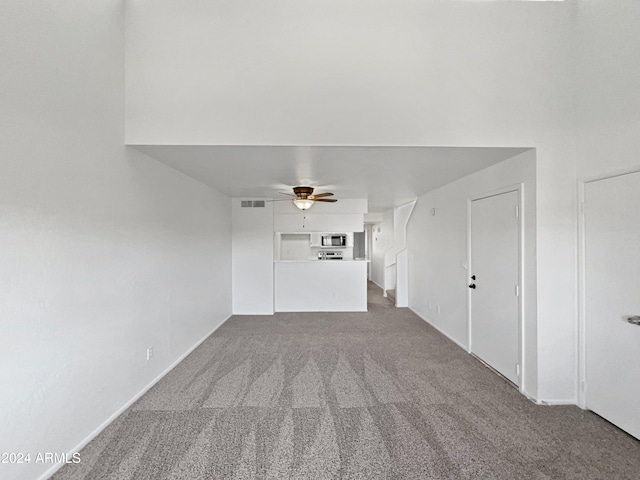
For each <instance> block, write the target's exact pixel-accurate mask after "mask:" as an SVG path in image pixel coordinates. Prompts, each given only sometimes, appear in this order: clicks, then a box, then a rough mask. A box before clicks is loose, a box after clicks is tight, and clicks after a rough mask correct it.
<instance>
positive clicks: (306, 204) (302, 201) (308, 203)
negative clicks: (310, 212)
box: [293, 198, 313, 210]
mask: <svg viewBox="0 0 640 480" xmlns="http://www.w3.org/2000/svg"><path fill="white" fill-rule="evenodd" d="M293 203H294V204H295V206H296V207H298V208H299V209H300V210H307V209H309V208H311V207H312V206H313V200H309V199H308V198H296V199H295V200H294V201H293Z"/></svg>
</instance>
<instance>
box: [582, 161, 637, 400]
mask: <svg viewBox="0 0 640 480" xmlns="http://www.w3.org/2000/svg"><path fill="white" fill-rule="evenodd" d="M631 173H640V166H636V167H631V168H626V169H618V170H611V171H609V172H607V173H601V174H599V175H594V176H590V177H585V178H583V179H579V180H578V208H577V217H578V325H577V327H578V337H577V342H576V343H577V350H578V358H577V371H578V379H577V380H578V384H577V393H578V395H577V397H578V407H580V408H582V409H584V410H587V409H588V407H587V390H588V388H587V270H586V261H587V248H586V239H587V229H586V213H587V211H588V207H586V206H585V202H586V199H587V198H586V196H587V184H588V183H594V182H599V181H602V180H608V179H610V178H616V177H622V176H624V175H629V174H631Z"/></svg>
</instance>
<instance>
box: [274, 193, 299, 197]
mask: <svg viewBox="0 0 640 480" xmlns="http://www.w3.org/2000/svg"><path fill="white" fill-rule="evenodd" d="M278 193H279V194H280V195H286V196H287V197H293V198H295V197H296V196H295V195H294V194H293V193H288V192H278Z"/></svg>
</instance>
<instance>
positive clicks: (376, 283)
mask: <svg viewBox="0 0 640 480" xmlns="http://www.w3.org/2000/svg"><path fill="white" fill-rule="evenodd" d="M371 283H374V284H375V285H377V286H378V287H380V290H382V291H383V292H384V287H383V286H382V285H380V284H379V283H378V282H376V281H375V280H373V279H372V280H371Z"/></svg>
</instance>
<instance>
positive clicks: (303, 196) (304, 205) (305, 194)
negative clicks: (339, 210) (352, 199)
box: [280, 186, 338, 210]
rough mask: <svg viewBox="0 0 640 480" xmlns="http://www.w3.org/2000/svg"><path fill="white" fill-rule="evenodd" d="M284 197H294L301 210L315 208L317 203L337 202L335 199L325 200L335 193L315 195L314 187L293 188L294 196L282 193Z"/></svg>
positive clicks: (294, 201)
mask: <svg viewBox="0 0 640 480" xmlns="http://www.w3.org/2000/svg"><path fill="white" fill-rule="evenodd" d="M280 193H282V194H283V195H289V196H291V197H294V199H293V203H294V205H295V206H296V207H298V208H299V209H300V210H307V209H309V208H311V207H312V206H313V204H314V203H315V202H332V203H334V202H337V201H338V200H336V199H335V198H324V197H331V196H333V193H331V192H323V193H316V194H315V195H314V194H313V187H303V186H301V187H293V193H294V194H293V195H291V194H290V193H284V192H280Z"/></svg>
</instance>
